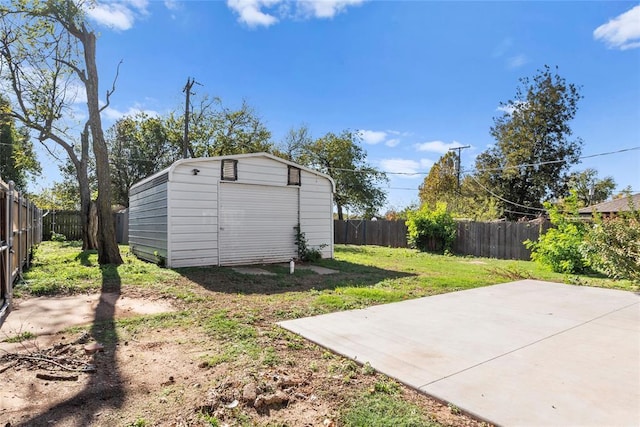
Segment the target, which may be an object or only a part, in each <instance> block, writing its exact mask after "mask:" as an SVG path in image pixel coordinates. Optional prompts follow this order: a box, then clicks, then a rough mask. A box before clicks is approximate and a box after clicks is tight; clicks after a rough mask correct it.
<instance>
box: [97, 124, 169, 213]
mask: <svg viewBox="0 0 640 427" xmlns="http://www.w3.org/2000/svg"><path fill="white" fill-rule="evenodd" d="M106 139H107V145H108V146H109V152H110V156H109V159H110V161H111V176H112V182H113V201H114V203H117V204H120V205H123V206H129V188H131V186H132V185H133V184H135V183H136V182H138V181H140V180H141V179H144V178H146V177H148V176H150V175H153V174H154V173H156V172H158V171H160V170H162V169H164V168H166V167H168V166H169V165H171V164H172V163H173V162H174V161H176V160H177V159H179V158H180V154H181V153H180V150H179V148H178V147H176V146H175V145H172V144H170V143H169V140H168V137H167V131H166V128H165V126H164V124H163V122H162V120H161V119H160V118H158V117H150V116H148V115H147V114H145V113H137V114H135V115H133V116H128V117H124V118H122V119H120V120H118V121H117V122H116V123H115V124H114V125H113V126H111V128H109V130H107V138H106Z"/></svg>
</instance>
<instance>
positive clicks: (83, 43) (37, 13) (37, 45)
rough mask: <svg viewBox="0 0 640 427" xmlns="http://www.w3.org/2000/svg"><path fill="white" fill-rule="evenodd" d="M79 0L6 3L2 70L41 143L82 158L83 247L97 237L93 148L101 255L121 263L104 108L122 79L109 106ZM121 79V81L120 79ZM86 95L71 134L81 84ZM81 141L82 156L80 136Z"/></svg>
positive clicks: (19, 114)
mask: <svg viewBox="0 0 640 427" xmlns="http://www.w3.org/2000/svg"><path fill="white" fill-rule="evenodd" d="M94 6H95V3H91V2H85V1H82V0H80V1H78V0H59V1H46V0H13V1H11V2H3V3H2V4H1V5H0V55H1V57H2V61H0V74H1V75H2V77H3V78H5V79H6V80H7V82H8V85H9V87H10V88H11V90H12V91H13V94H14V95H15V97H16V104H17V107H16V108H14V109H13V110H12V113H11V114H12V116H13V117H14V118H15V119H16V120H19V121H20V122H22V124H24V125H25V126H27V127H29V128H30V129H32V130H33V131H35V132H37V133H38V139H39V140H40V141H41V142H44V141H53V142H55V143H56V144H58V145H59V146H60V147H62V148H63V149H64V150H65V151H66V153H67V155H68V156H69V158H70V159H71V161H72V162H73V163H74V166H75V168H76V173H77V177H78V184H79V186H80V189H81V191H80V194H81V208H82V209H81V215H82V220H83V221H82V222H83V247H84V248H85V249H87V248H89V247H90V246H91V242H90V239H89V227H88V224H89V208H90V192H89V188H88V175H87V163H88V157H89V147H90V146H91V147H92V148H93V155H94V158H95V165H96V176H97V183H98V190H99V192H98V199H97V203H96V206H97V212H98V236H97V249H98V262H99V263H100V264H121V263H122V258H121V256H120V250H119V248H118V245H117V243H116V238H115V228H114V224H113V219H112V215H111V175H110V171H109V154H108V150H107V145H106V143H105V140H104V134H103V130H102V119H101V117H100V113H101V112H102V111H103V110H104V109H105V108H107V107H108V106H109V99H110V96H111V94H113V91H114V90H115V86H114V87H113V88H112V89H110V90H107V95H106V103H105V104H103V105H101V103H100V98H99V95H98V92H99V81H98V67H97V62H96V38H97V37H96V33H95V32H94V31H93V29H92V28H90V26H89V24H88V22H87V21H86V16H85V7H94ZM114 84H115V83H114ZM74 87H79V88H80V90H79V91H81V92H82V93H83V95H84V96H85V97H86V102H85V103H84V105H85V106H86V108H87V110H86V113H87V117H88V118H87V120H86V121H85V123H84V127H83V131H82V132H81V133H80V135H79V138H73V137H72V136H71V135H70V131H71V129H70V128H69V127H68V125H67V123H68V122H69V118H68V117H67V116H68V115H72V113H71V111H72V104H73V103H74V100H75V98H76V97H77V96H78V92H79V91H77V90H76V91H74V90H72V88H74ZM74 139H75V140H79V141H80V145H81V149H80V157H78V155H77V152H76V150H75V148H74V143H73V141H74Z"/></svg>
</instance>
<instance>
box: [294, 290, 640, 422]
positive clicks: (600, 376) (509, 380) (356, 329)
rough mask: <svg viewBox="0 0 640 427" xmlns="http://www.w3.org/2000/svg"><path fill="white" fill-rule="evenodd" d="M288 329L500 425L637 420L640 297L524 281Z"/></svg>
mask: <svg viewBox="0 0 640 427" xmlns="http://www.w3.org/2000/svg"><path fill="white" fill-rule="evenodd" d="M281 326H283V327H284V328H286V329H288V330H290V331H292V332H295V333H298V334H300V335H302V336H304V337H306V338H308V339H309V340H311V341H314V342H316V343H318V344H319V345H322V346H324V347H327V348H329V349H331V350H333V351H335V352H337V353H340V354H342V355H344V356H346V357H350V358H352V359H355V360H357V361H359V362H362V363H365V362H369V363H370V364H371V365H372V366H373V367H374V368H375V369H377V370H378V371H380V372H383V373H385V374H387V375H389V376H391V377H394V378H396V379H398V380H399V381H401V382H403V383H405V384H407V385H409V386H412V387H414V388H416V389H419V390H421V391H423V392H425V393H427V394H429V395H432V396H434V397H436V398H438V399H440V400H444V401H446V402H450V403H453V404H455V405H456V406H458V407H459V408H461V409H463V410H465V411H467V412H469V413H472V414H474V415H476V416H478V417H480V418H483V419H486V420H488V421H490V422H492V423H494V424H498V425H523V426H541V425H580V426H587V425H594V426H602V425H616V426H626V425H629V426H637V425H640V296H639V295H637V294H634V293H631V292H624V291H617V290H609V289H600V288H589V287H578V286H570V285H563V284H558V283H549V282H541V281H535V280H523V281H518V282H512V283H505V284H501V285H495V286H488V287H484V288H476V289H472V290H468V291H461V292H454V293H448V294H443V295H436V296H433V297H427V298H420V299H415V300H411V301H405V302H400V303H395V304H387V305H381V306H375V307H370V308H367V309H363V310H353V311H347V312H339V313H332V314H328V315H323V316H316V317H312V318H305V319H296V320H291V321H286V322H282V323H281Z"/></svg>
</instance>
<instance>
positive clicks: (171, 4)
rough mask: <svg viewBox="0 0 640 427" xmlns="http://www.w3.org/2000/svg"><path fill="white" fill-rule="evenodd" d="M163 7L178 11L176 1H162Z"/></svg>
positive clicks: (178, 4)
mask: <svg viewBox="0 0 640 427" xmlns="http://www.w3.org/2000/svg"><path fill="white" fill-rule="evenodd" d="M164 7H166V8H167V9H169V10H178V9H180V3H178V2H177V1H176V0H164Z"/></svg>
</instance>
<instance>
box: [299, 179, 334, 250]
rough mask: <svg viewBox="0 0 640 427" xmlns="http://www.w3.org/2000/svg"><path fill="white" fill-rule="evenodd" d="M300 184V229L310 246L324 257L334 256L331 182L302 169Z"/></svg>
mask: <svg viewBox="0 0 640 427" xmlns="http://www.w3.org/2000/svg"><path fill="white" fill-rule="evenodd" d="M301 180H302V183H301V185H300V230H301V231H302V232H304V234H305V237H306V239H307V244H308V246H309V247H310V248H314V249H318V250H320V253H322V257H323V258H333V192H332V185H331V182H330V181H329V180H328V179H327V178H324V177H322V176H318V175H315V174H312V173H310V172H307V171H304V170H303V171H302V175H301Z"/></svg>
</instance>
